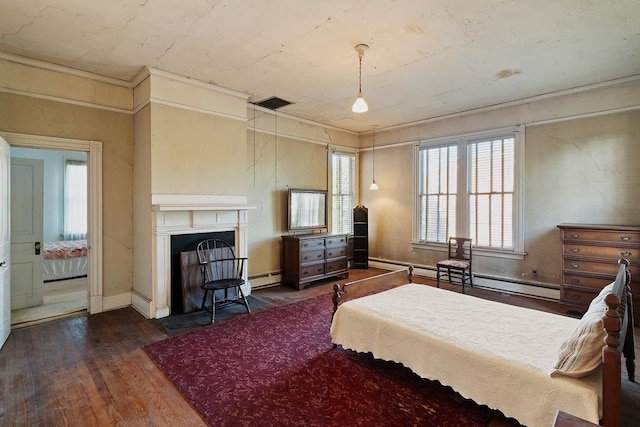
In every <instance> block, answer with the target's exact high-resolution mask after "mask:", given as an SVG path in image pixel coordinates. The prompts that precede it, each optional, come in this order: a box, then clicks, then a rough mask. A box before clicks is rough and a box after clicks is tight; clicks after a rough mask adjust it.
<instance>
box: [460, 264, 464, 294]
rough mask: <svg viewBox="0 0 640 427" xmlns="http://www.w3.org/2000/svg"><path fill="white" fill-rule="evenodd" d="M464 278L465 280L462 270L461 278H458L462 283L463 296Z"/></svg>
mask: <svg viewBox="0 0 640 427" xmlns="http://www.w3.org/2000/svg"><path fill="white" fill-rule="evenodd" d="M464 278H465V275H464V270H463V271H462V277H461V278H460V280H461V281H462V293H463V294H464V281H465V280H464Z"/></svg>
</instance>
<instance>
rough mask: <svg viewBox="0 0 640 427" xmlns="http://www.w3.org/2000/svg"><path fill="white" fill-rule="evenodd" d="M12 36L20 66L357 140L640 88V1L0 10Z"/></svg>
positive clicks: (47, 1)
mask: <svg viewBox="0 0 640 427" xmlns="http://www.w3.org/2000/svg"><path fill="white" fill-rule="evenodd" d="M0 28H1V30H0V31H1V37H0V51H4V52H7V53H10V54H17V55H20V56H24V57H28V58H34V59H39V60H43V61H47V62H50V63H54V64H59V65H64V66H68V67H72V68H75V69H78V70H84V71H89V72H93V73H98V74H101V75H104V76H109V77H113V78H116V79H120V80H124V81H127V82H128V81H130V80H131V79H132V78H133V77H134V76H135V75H136V74H137V73H138V72H139V71H140V70H141V68H143V67H144V66H149V67H152V68H157V69H160V70H164V71H168V72H171V73H176V74H180V75H183V76H187V77H192V78H194V79H198V80H201V81H204V82H210V83H213V84H216V85H219V86H222V87H225V88H229V89H233V90H236V91H240V92H245V93H247V94H249V95H250V98H249V100H250V101H251V102H258V101H261V100H263V99H265V98H269V97H271V96H277V97H280V98H283V99H285V100H287V101H289V102H292V104H291V105H288V106H285V107H283V108H281V109H280V110H278V111H281V112H283V113H287V114H290V115H293V116H297V117H301V118H305V119H309V120H312V121H315V122H319V123H323V124H328V125H333V126H337V127H339V128H343V129H348V130H352V131H356V132H363V131H368V130H370V129H371V126H372V125H374V124H375V125H378V127H379V128H380V129H383V128H385V127H389V126H393V125H398V124H404V123H410V122H414V121H419V120H423V119H428V118H433V117H438V116H442V115H446V114H451V113H455V112H460V111H467V110H472V109H476V108H481V107H486V106H491V105H495V104H499V103H504V102H509V101H514V100H520V99H523V98H528V97H532V96H536V95H541V94H547V93H550V92H555V91H560V90H565V89H571V88H576V87H580V86H584V85H590V84H594V83H600V82H605V81H610V80H613V79H619V78H625V77H630V76H639V75H640V1H638V0H609V1H600V0H561V1H558V0H520V1H514V0H482V1H472V0H447V1H436V0H403V1H394V0H388V1H377V2H372V1H371V0H314V1H311V0H308V1H299V0H290V1H286V0H285V1H278V0H271V1H255V0H253V1H250V0H233V1H232V0H227V1H214V0H180V1H177V0H174V1H171V0H109V1H98V0H93V1H87V0H0ZM359 43H366V44H368V45H369V47H370V48H369V50H368V51H367V52H366V53H365V55H364V58H363V62H362V90H363V92H364V97H365V99H366V101H367V103H368V104H369V112H367V113H363V114H356V113H353V112H351V105H352V103H353V101H354V99H355V96H356V94H357V91H358V56H357V53H356V51H355V48H354V47H355V45H357V44H359Z"/></svg>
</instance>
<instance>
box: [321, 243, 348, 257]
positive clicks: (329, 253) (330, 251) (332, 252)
mask: <svg viewBox="0 0 640 427" xmlns="http://www.w3.org/2000/svg"><path fill="white" fill-rule="evenodd" d="M324 253H325V258H326V259H331V258H339V257H345V256H347V247H346V246H343V247H336V248H327V249H326V250H325V251H324Z"/></svg>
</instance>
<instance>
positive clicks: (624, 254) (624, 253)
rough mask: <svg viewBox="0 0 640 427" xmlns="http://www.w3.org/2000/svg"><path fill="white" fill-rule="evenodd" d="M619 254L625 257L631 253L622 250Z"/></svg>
mask: <svg viewBox="0 0 640 427" xmlns="http://www.w3.org/2000/svg"><path fill="white" fill-rule="evenodd" d="M620 255H622V256H623V257H625V258H626V257H630V256H631V255H632V254H631V252H629V251H622V252H620Z"/></svg>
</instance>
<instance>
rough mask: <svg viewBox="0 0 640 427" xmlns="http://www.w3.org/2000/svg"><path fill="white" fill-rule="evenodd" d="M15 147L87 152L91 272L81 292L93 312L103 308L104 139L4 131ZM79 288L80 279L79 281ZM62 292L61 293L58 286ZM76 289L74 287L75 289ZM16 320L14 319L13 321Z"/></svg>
mask: <svg viewBox="0 0 640 427" xmlns="http://www.w3.org/2000/svg"><path fill="white" fill-rule="evenodd" d="M2 136H3V137H4V139H6V141H7V142H8V143H9V144H10V146H11V149H14V148H16V147H20V148H33V149H43V150H62V151H69V152H78V153H82V154H84V155H85V156H86V164H87V176H88V179H87V187H88V197H87V198H88V205H87V211H88V214H87V221H88V224H87V225H88V227H87V228H88V233H87V257H86V261H87V264H88V265H87V275H86V277H85V278H83V280H84V281H83V282H81V284H80V292H82V293H83V294H84V304H85V306H86V311H87V312H88V313H90V314H94V313H100V312H102V311H103V298H102V295H103V282H102V143H101V142H100V141H87V140H75V139H67V138H56V137H46V136H37V135H24V134H14V133H2ZM75 286H76V288H75V289H76V291H75V292H77V289H78V283H76V284H75ZM55 292H57V293H58V294H59V293H60V292H59V291H58V290H56V291H55ZM71 292H74V291H71ZM12 323H14V322H12Z"/></svg>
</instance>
